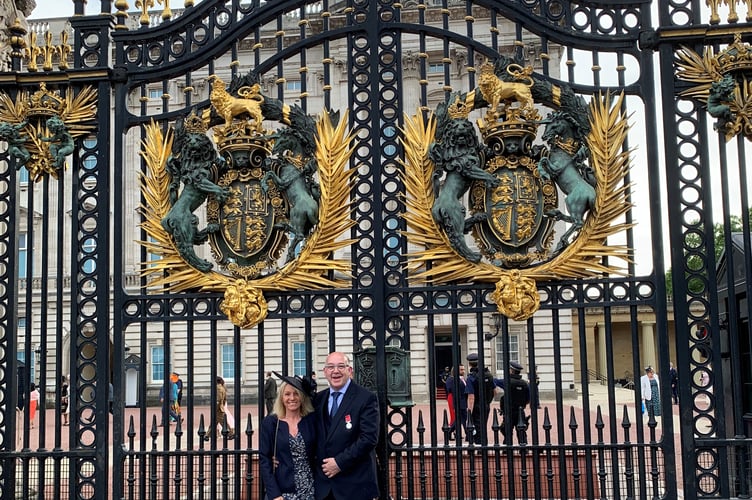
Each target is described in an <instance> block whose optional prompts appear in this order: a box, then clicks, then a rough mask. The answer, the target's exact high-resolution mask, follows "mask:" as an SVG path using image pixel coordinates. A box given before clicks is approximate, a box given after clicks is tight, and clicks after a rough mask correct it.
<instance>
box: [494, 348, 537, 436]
mask: <svg viewBox="0 0 752 500" xmlns="http://www.w3.org/2000/svg"><path fill="white" fill-rule="evenodd" d="M521 373H522V365H521V364H519V363H517V362H516V361H510V362H509V383H506V381H502V384H501V385H502V387H503V388H504V390H505V391H507V390H508V392H509V394H508V396H507V394H504V396H503V397H502V398H501V402H500V403H499V404H500V406H501V413H502V415H503V421H502V423H501V433H502V434H504V444H512V431H516V432H517V442H518V443H519V442H522V441H523V439H522V438H523V437H524V434H523V433H524V432H525V429H527V416H526V415H525V407H526V406H527V405H528V403H530V385H529V384H528V383H527V381H526V380H523V378H522V375H521ZM507 387H508V389H507ZM507 402H508V404H509V408H507V407H506V406H505V405H506V404H507ZM520 413H521V414H522V415H521V416H520ZM520 418H522V419H523V422H524V423H525V429H519V428H518V427H517V425H518V424H519V422H520ZM507 425H508V426H509V427H508V428H507Z"/></svg>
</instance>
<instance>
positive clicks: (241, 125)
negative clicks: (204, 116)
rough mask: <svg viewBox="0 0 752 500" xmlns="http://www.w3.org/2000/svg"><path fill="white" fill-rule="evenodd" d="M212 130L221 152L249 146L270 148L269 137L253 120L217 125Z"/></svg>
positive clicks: (246, 148) (245, 148)
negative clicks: (261, 131)
mask: <svg viewBox="0 0 752 500" xmlns="http://www.w3.org/2000/svg"><path fill="white" fill-rule="evenodd" d="M212 131H213V133H214V141H215V142H216V143H217V149H219V151H220V152H224V151H237V150H248V149H249V148H263V149H268V137H266V136H264V135H263V134H260V133H259V131H258V128H257V126H256V124H255V123H253V122H251V121H247V120H244V121H236V122H233V123H231V124H228V125H217V126H215V127H214V128H212Z"/></svg>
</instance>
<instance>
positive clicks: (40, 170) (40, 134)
mask: <svg viewBox="0 0 752 500" xmlns="http://www.w3.org/2000/svg"><path fill="white" fill-rule="evenodd" d="M97 95H98V93H97V90H96V89H95V88H94V87H92V86H91V85H87V86H85V87H83V88H81V89H80V90H79V91H78V92H77V93H74V92H73V90H72V89H68V91H67V92H66V94H65V96H64V97H61V96H60V91H58V90H48V89H47V85H46V83H45V82H41V83H40V84H39V90H37V91H35V92H31V91H29V90H21V91H19V92H18V93H17V94H16V98H15V100H14V99H13V98H11V96H10V95H8V94H6V93H0V122H3V123H8V124H11V125H15V126H16V127H17V130H18V134H19V135H20V136H21V138H22V139H23V140H22V142H23V145H24V147H26V149H27V150H28V152H29V154H30V156H29V159H28V160H27V161H26V162H25V163H24V165H23V166H25V167H26V169H27V170H28V171H29V176H30V178H31V180H32V181H34V182H36V181H39V180H40V179H42V177H43V176H44V175H45V174H49V175H51V176H53V177H55V178H57V176H58V174H59V171H60V170H64V168H65V166H64V165H60V164H56V163H55V162H56V161H57V159H56V158H53V156H52V155H51V154H50V144H51V143H52V142H60V141H61V139H60V138H59V137H57V136H56V133H55V132H52V131H51V130H50V128H51V127H52V125H50V123H51V122H50V121H48V120H51V119H53V118H54V117H57V118H59V119H60V121H61V122H62V124H63V125H64V132H65V134H64V135H65V137H66V138H70V139H74V140H75V139H78V138H81V137H84V136H86V135H87V134H90V133H92V131H93V130H95V129H96V124H95V123H94V118H95V117H96V115H97ZM57 133H60V130H58V131H57ZM52 137H54V140H50V138H52Z"/></svg>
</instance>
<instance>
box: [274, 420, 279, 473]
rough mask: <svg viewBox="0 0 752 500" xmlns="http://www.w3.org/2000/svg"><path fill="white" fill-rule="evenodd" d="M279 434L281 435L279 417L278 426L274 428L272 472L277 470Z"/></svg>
mask: <svg viewBox="0 0 752 500" xmlns="http://www.w3.org/2000/svg"><path fill="white" fill-rule="evenodd" d="M277 435H279V417H277V427H276V429H274V453H273V454H272V472H277Z"/></svg>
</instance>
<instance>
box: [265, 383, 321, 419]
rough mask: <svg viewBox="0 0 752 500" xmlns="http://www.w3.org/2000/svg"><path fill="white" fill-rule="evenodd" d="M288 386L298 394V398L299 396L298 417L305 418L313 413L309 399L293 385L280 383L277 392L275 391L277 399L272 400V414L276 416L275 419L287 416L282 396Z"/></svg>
mask: <svg viewBox="0 0 752 500" xmlns="http://www.w3.org/2000/svg"><path fill="white" fill-rule="evenodd" d="M288 386H289V387H292V388H293V389H294V390H295V391H296V392H297V393H298V396H300V402H301V403H300V416H301V417H305V416H306V415H308V414H309V413H313V403H311V398H310V397H308V396H307V395H306V394H303V392H302V391H301V390H300V389H298V388H297V387H295V386H294V385H292V384H288V383H287V382H282V386H281V387H280V388H279V391H277V399H275V400H274V408H273V410H274V413H276V414H277V417H279V418H285V417H286V416H287V408H285V405H284V403H283V402H282V395H283V394H284V392H285V388H286V387H288Z"/></svg>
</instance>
